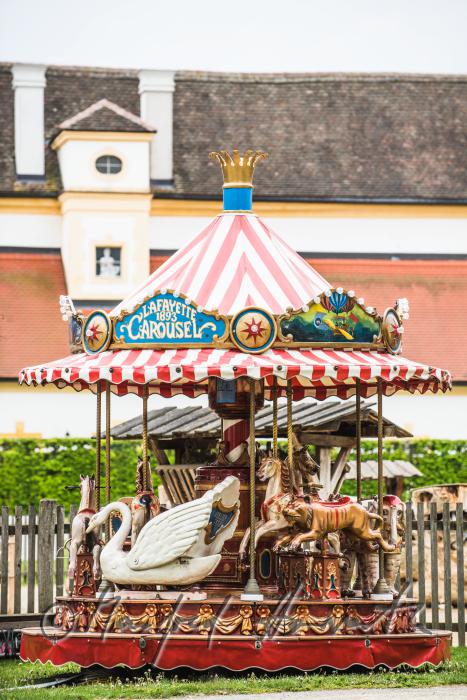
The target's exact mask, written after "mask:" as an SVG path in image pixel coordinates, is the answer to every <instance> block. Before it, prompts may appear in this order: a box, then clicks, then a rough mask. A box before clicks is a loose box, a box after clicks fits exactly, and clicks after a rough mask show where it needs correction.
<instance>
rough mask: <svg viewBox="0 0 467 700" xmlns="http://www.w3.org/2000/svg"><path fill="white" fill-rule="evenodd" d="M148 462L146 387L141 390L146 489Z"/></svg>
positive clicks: (144, 484) (146, 486)
mask: <svg viewBox="0 0 467 700" xmlns="http://www.w3.org/2000/svg"><path fill="white" fill-rule="evenodd" d="M150 481H151V480H150V478H149V462H148V387H147V386H146V385H145V386H144V390H143V490H144V491H147V489H148V486H149V483H150Z"/></svg>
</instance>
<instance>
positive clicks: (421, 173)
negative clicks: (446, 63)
mask: <svg viewBox="0 0 467 700" xmlns="http://www.w3.org/2000/svg"><path fill="white" fill-rule="evenodd" d="M46 78H47V84H46V88H45V137H46V143H45V144H44V148H45V150H46V178H45V181H44V182H30V183H19V182H16V181H15V165H14V131H13V99H14V94H13V90H12V87H11V66H10V65H9V64H0V104H1V105H2V110H1V111H0V166H1V167H0V193H1V192H4V193H10V192H18V193H20V192H25V193H28V192H38V193H40V192H42V193H44V194H49V195H55V194H56V193H57V192H60V190H61V182H60V174H59V169H58V164H57V158H56V153H55V152H53V151H52V150H51V148H50V146H49V145H48V144H49V141H50V139H51V137H53V136H54V135H55V134H56V132H57V127H58V125H59V124H60V123H61V122H63V121H64V120H67V119H70V118H71V117H73V116H74V115H76V114H77V113H79V112H81V111H82V110H84V109H86V108H88V107H89V106H90V105H92V104H93V103H95V102H97V101H99V100H101V99H103V98H106V99H108V100H110V101H111V102H114V103H115V104H117V105H118V106H119V107H121V108H123V109H125V110H128V111H129V112H132V113H133V114H134V115H139V114H140V106H139V95H138V75H137V71H132V70H110V69H97V68H74V67H60V66H51V67H49V68H48V69H47V74H46ZM103 114H104V112H103V113H102V114H100V117H102V116H103ZM108 116H109V118H110V116H111V115H108ZM112 119H113V120H114V119H115V115H114V116H112ZM119 124H120V125H121V126H122V129H125V128H128V126H126V127H125V124H124V120H120V121H119ZM115 125H116V126H117V127H118V124H114V126H115ZM98 126H99V128H103V126H102V125H101V122H100V121H99V122H98ZM104 126H105V125H104ZM154 126H155V128H157V124H155V125H154ZM88 128H96V121H95V120H93V122H92V124H90V125H88ZM234 147H237V148H239V149H245V148H250V147H252V148H258V149H263V150H266V151H268V152H269V153H270V159H269V160H268V161H267V162H266V163H264V164H262V166H261V168H258V171H257V174H256V176H255V184H256V190H255V196H256V198H257V199H268V198H272V199H291V200H294V199H295V200H299V201H307V200H308V201H312V200H321V201H323V200H326V199H329V200H331V201H336V200H341V199H342V200H350V201H355V200H356V201H368V200H369V201H381V200H383V201H412V200H413V201H426V200H429V201H430V200H434V201H451V200H452V201H463V200H467V169H466V168H465V150H466V147H467V76H436V75H422V76H420V75H383V74H375V75H371V74H364V75H358V74H347V75H346V74H229V73H193V72H179V73H177V74H176V77H175V93H174V189H173V192H172V196H174V197H187V198H190V197H192V198H198V197H199V198H212V197H218V196H219V195H220V191H221V182H220V175H219V169H218V167H217V166H216V165H215V164H212V163H210V162H209V161H208V153H209V151H211V150H215V149H220V148H221V149H222V148H228V149H231V148H234ZM164 196H170V194H169V193H167V192H165V194H164Z"/></svg>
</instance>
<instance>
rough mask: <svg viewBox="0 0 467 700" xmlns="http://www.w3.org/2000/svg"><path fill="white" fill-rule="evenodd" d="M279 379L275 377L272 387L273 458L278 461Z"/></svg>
mask: <svg viewBox="0 0 467 700" xmlns="http://www.w3.org/2000/svg"><path fill="white" fill-rule="evenodd" d="M277 437H278V426H277V377H274V380H273V385H272V456H273V457H274V459H277Z"/></svg>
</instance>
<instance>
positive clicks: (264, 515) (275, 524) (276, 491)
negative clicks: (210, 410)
mask: <svg viewBox="0 0 467 700" xmlns="http://www.w3.org/2000/svg"><path fill="white" fill-rule="evenodd" d="M257 474H258V478H259V480H260V481H267V482H268V485H267V487H266V494H265V496H264V502H263V504H262V505H261V520H260V521H259V523H258V524H257V525H256V529H255V546H256V545H257V544H258V542H259V540H260V539H261V537H263V535H266V534H268V533H269V534H271V533H275V532H280V531H281V530H284V529H285V528H287V527H288V522H287V520H286V519H285V518H284V516H283V512H282V511H283V509H284V508H285V506H286V505H287V504H289V503H290V502H291V501H292V500H293V499H294V498H295V497H296V496H298V495H299V494H298V491H297V490H296V489H295V488H294V485H293V481H294V480H293V479H291V476H290V471H289V467H288V464H287V463H286V462H285V461H283V460H282V459H279V458H278V457H273V456H271V455H269V456H267V457H264V458H263V460H262V461H261V463H260V465H259V468H258V472H257ZM249 540H250V528H247V530H246V531H245V534H244V536H243V539H242V541H241V543H240V549H239V554H240V558H241V559H244V558H245V556H246V550H247V545H248V542H249Z"/></svg>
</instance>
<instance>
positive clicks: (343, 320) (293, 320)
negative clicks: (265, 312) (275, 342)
mask: <svg viewBox="0 0 467 700" xmlns="http://www.w3.org/2000/svg"><path fill="white" fill-rule="evenodd" d="M280 330H281V334H282V336H283V337H284V339H288V340H290V341H291V342H292V343H294V344H295V343H300V344H302V343H303V344H304V345H306V344H307V343H317V344H320V345H326V344H328V345H329V344H332V345H335V344H344V345H345V344H348V345H352V346H357V345H369V344H370V345H373V344H375V343H378V344H381V319H380V318H379V316H377V314H376V312H375V311H374V310H372V309H371V310H367V309H365V308H364V307H363V306H362V305H361V304H360V303H359V302H358V300H357V299H356V298H355V297H354V296H353V295H351V294H349V293H347V292H344V291H340V290H339V291H336V290H331V291H330V292H328V293H326V294H321V296H320V297H315V299H313V301H312V302H311V303H310V305H309V307H308V309H307V310H306V311H305V310H303V309H300V310H297V311H292V312H291V313H290V314H288V315H287V316H283V317H282V319H281V322H280Z"/></svg>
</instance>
